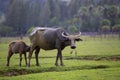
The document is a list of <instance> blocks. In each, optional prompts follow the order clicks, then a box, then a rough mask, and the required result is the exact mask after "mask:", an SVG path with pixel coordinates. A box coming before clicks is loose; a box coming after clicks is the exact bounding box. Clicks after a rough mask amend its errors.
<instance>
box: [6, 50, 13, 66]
mask: <svg viewBox="0 0 120 80" xmlns="http://www.w3.org/2000/svg"><path fill="white" fill-rule="evenodd" d="M12 55H13V53H12V52H11V51H9V52H8V56H7V64H6V66H9V61H10V58H11V56H12Z"/></svg>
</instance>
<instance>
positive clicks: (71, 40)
mask: <svg viewBox="0 0 120 80" xmlns="http://www.w3.org/2000/svg"><path fill="white" fill-rule="evenodd" d="M62 36H63V37H64V38H65V41H66V43H68V44H69V45H70V47H71V49H75V48H76V45H75V42H76V41H82V39H80V36H81V32H79V34H77V35H69V34H65V33H64V32H63V33H62Z"/></svg>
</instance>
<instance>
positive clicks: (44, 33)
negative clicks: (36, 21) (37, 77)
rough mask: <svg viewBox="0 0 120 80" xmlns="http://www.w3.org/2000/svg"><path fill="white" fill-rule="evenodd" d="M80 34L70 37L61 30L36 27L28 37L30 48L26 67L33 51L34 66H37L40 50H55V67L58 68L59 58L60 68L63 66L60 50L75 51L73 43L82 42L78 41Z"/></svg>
mask: <svg viewBox="0 0 120 80" xmlns="http://www.w3.org/2000/svg"><path fill="white" fill-rule="evenodd" d="M80 35H81V32H80V33H79V34H78V35H70V34H68V33H67V32H66V31H65V30H64V29H62V28H41V27H36V28H34V29H33V30H32V32H31V33H30V35H29V38H30V41H31V48H30V54H29V61H28V66H30V60H31V57H32V53H33V51H34V50H35V58H36V66H39V62H38V53H39V51H40V49H44V50H53V49H57V51H58V53H57V56H56V62H55V65H56V66H58V58H60V62H61V64H60V65H61V66H64V64H63V61H62V50H63V49H64V48H65V47H66V46H69V45H70V47H71V48H72V49H75V48H76V46H75V41H82V39H80V38H79V37H80Z"/></svg>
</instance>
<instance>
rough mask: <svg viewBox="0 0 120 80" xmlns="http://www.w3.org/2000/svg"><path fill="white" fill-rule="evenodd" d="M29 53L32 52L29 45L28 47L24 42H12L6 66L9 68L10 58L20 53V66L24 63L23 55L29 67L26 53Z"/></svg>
mask: <svg viewBox="0 0 120 80" xmlns="http://www.w3.org/2000/svg"><path fill="white" fill-rule="evenodd" d="M29 51H30V47H29V46H28V45H26V44H25V42H23V41H13V42H11V43H10V44H9V50H8V56H7V64H6V66H9V61H10V58H11V56H12V55H13V54H14V53H19V55H20V63H19V65H20V66H21V61H22V54H24V57H25V63H26V65H27V58H26V52H29Z"/></svg>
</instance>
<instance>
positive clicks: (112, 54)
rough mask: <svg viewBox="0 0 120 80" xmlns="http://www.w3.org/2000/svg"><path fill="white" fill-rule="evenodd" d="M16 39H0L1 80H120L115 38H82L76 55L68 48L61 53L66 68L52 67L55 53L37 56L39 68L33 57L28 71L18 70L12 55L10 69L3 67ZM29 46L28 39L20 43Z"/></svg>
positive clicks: (119, 55) (119, 52) (119, 49)
mask: <svg viewBox="0 0 120 80" xmlns="http://www.w3.org/2000/svg"><path fill="white" fill-rule="evenodd" d="M14 39H19V38H1V39H0V80H119V79H120V40H119V39H118V38H117V37H116V36H114V38H113V37H110V38H109V39H101V38H99V37H96V38H92V37H89V36H82V39H83V41H82V42H78V43H76V45H77V49H76V51H77V54H75V52H73V53H72V54H70V52H71V51H72V50H71V49H70V48H69V47H67V48H65V49H64V51H63V62H64V64H65V66H63V67H61V66H58V67H56V66H54V63H55V57H56V52H57V51H56V50H52V51H44V50H41V52H40V54H39V62H40V65H41V66H39V67H36V66H35V58H34V54H33V56H32V59H31V67H30V68H28V67H26V65H25V61H24V57H23V60H22V67H20V66H19V55H18V54H14V55H13V56H12V58H11V60H10V67H6V57H7V51H8V44H9V42H10V41H12V40H14ZM23 40H24V41H25V42H27V44H28V45H29V44H30V43H29V40H28V38H24V39H23Z"/></svg>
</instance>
